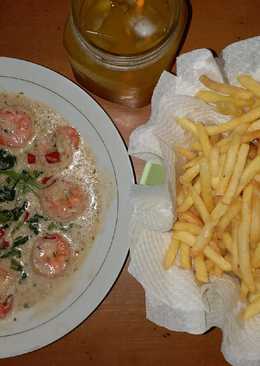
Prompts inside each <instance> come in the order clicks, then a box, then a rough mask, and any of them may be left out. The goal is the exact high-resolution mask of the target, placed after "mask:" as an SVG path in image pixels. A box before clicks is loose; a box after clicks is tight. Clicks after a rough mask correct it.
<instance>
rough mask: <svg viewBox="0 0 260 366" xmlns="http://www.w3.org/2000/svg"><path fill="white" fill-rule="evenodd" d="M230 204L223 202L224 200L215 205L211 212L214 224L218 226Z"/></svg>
mask: <svg viewBox="0 0 260 366" xmlns="http://www.w3.org/2000/svg"><path fill="white" fill-rule="evenodd" d="M228 207H229V206H228V205H226V204H225V203H223V202H222V201H220V202H218V203H217V205H216V206H215V208H214V210H213V211H212V212H211V221H212V223H214V226H217V225H218V223H219V221H220V219H221V218H222V217H223V216H224V215H225V214H226V212H227V211H228Z"/></svg>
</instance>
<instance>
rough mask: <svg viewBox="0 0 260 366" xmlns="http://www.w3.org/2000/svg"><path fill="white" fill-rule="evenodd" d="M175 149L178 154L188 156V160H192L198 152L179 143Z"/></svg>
mask: <svg viewBox="0 0 260 366" xmlns="http://www.w3.org/2000/svg"><path fill="white" fill-rule="evenodd" d="M174 150H175V152H176V153H177V154H179V155H181V156H183V157H184V158H186V159H188V160H192V159H194V158H196V154H195V153H194V152H193V151H191V150H188V149H186V148H184V147H181V146H179V145H176V146H175V147H174Z"/></svg>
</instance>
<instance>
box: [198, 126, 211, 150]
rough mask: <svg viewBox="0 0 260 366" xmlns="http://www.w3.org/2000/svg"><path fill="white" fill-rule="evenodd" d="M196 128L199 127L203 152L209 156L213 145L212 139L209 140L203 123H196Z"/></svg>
mask: <svg viewBox="0 0 260 366" xmlns="http://www.w3.org/2000/svg"><path fill="white" fill-rule="evenodd" d="M196 128H197V132H198V138H199V142H200V145H201V147H202V151H203V154H204V155H205V156H206V157H208V156H209V154H210V150H211V145H210V140H209V136H208V134H207V131H206V128H205V127H204V126H203V125H202V124H201V123H198V124H197V125H196Z"/></svg>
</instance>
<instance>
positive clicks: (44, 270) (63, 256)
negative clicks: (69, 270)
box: [32, 233, 71, 278]
mask: <svg viewBox="0 0 260 366" xmlns="http://www.w3.org/2000/svg"><path fill="white" fill-rule="evenodd" d="M70 256H71V250H70V245H69V243H68V241H67V240H66V239H65V238H64V237H62V236H61V235H60V234H56V233H55V234H51V235H45V236H43V237H40V238H38V239H37V241H36V242H35V244H34V247H33V250H32V264H33V267H34V269H35V271H36V272H38V273H39V274H41V275H42V276H45V277H49V278H54V277H57V276H59V275H61V274H62V273H63V272H64V271H65V269H66V267H67V264H68V262H69V259H70Z"/></svg>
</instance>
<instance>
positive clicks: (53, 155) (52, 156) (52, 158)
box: [45, 151, 60, 164]
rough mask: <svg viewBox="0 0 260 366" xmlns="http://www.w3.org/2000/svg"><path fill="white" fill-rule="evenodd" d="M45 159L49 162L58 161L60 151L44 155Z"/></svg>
mask: <svg viewBox="0 0 260 366" xmlns="http://www.w3.org/2000/svg"><path fill="white" fill-rule="evenodd" d="M45 159H46V161H47V162H48V163H49V164H55V163H59V162H60V153H59V152H58V151H52V152H50V153H48V154H46V155H45Z"/></svg>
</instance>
